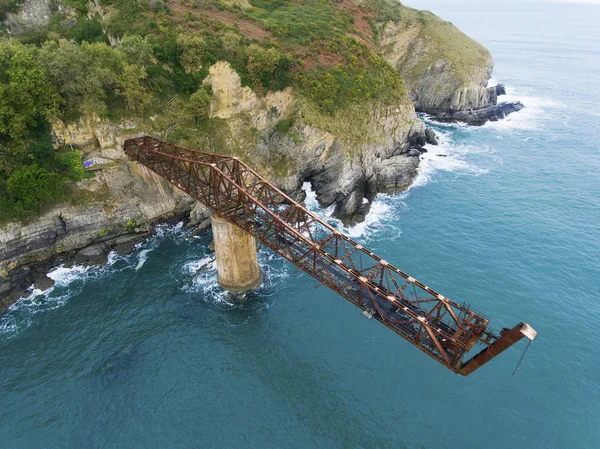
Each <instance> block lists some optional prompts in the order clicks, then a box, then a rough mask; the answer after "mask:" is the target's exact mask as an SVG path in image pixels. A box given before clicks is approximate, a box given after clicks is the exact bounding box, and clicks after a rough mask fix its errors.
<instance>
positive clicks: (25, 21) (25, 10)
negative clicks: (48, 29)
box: [3, 0, 52, 33]
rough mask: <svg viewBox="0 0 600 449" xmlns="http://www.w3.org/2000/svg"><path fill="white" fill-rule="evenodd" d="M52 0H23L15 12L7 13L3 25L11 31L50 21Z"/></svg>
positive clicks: (35, 26) (43, 24) (17, 31)
mask: <svg viewBox="0 0 600 449" xmlns="http://www.w3.org/2000/svg"><path fill="white" fill-rule="evenodd" d="M51 5H52V0H25V1H24V2H23V3H22V4H20V5H19V11H18V13H16V14H13V13H8V14H7V16H6V20H5V21H4V23H3V25H4V26H5V27H6V28H7V29H9V30H10V31H11V32H13V33H19V32H22V31H24V30H30V29H33V28H37V27H42V26H45V25H48V24H49V23H50V19H51V17H52V11H51V9H50V7H51Z"/></svg>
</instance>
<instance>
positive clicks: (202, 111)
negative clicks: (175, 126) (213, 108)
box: [186, 89, 211, 121]
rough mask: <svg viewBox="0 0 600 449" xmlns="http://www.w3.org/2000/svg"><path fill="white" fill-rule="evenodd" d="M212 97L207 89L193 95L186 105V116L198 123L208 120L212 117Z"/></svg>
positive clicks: (199, 90)
mask: <svg viewBox="0 0 600 449" xmlns="http://www.w3.org/2000/svg"><path fill="white" fill-rule="evenodd" d="M210 98H211V95H210V94H209V93H208V92H207V91H206V90H205V89H198V90H197V91H196V92H194V93H193V94H192V95H190V98H189V100H188V102H187V105H186V115H188V116H189V117H192V118H194V119H195V120H196V121H198V120H204V119H207V118H208V117H209V115H210Z"/></svg>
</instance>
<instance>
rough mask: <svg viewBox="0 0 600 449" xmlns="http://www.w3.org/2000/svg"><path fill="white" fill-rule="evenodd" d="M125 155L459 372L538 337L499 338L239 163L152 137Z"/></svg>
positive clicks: (520, 330) (513, 332) (513, 333)
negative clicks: (522, 340)
mask: <svg viewBox="0 0 600 449" xmlns="http://www.w3.org/2000/svg"><path fill="white" fill-rule="evenodd" d="M125 152H126V154H127V155H128V156H129V157H130V158H131V159H133V160H135V161H138V162H139V163H140V164H142V165H144V166H145V167H147V168H149V169H150V170H152V171H153V172H155V173H157V174H158V175H160V176H162V177H163V178H165V179H166V180H168V181H169V182H170V183H171V184H173V185H174V186H176V187H178V188H179V189H181V190H183V191H184V192H186V193H187V194H188V195H190V196H191V197H192V198H194V199H195V200H197V201H199V202H200V203H202V204H203V205H205V206H206V207H208V208H209V209H210V210H211V211H212V212H213V213H214V214H218V215H219V216H221V217H222V218H224V219H226V220H228V221H229V222H231V223H233V224H234V225H236V226H238V227H240V228H241V229H243V230H245V231H246V232H248V233H249V234H251V235H253V236H254V237H255V238H256V239H257V240H258V241H260V242H261V243H262V244H264V245H266V246H268V247H269V248H271V249H272V250H273V251H275V252H276V253H277V254H279V255H281V256H283V257H284V258H286V259H287V260H289V261H290V262H292V263H293V264H294V265H296V266H297V267H299V268H300V269H302V270H303V271H305V272H306V273H308V274H310V275H311V276H313V277H314V278H315V279H317V280H318V281H319V282H320V283H322V284H324V285H326V286H328V287H329V288H331V289H332V290H333V291H335V292H336V293H338V294H340V295H341V296H343V297H344V298H346V299H347V300H348V301H350V302H351V303H352V304H354V305H355V306H356V307H358V308H360V309H362V310H363V314H364V315H365V316H367V317H368V318H373V319H376V320H377V321H379V322H381V323H382V324H383V325H385V326H386V327H388V328H390V329H391V330H393V331H394V332H396V333H397V334H398V335H400V336H401V337H403V338H404V339H406V340H408V341H409V342H410V343H412V344H413V345H414V346H416V347H417V348H419V349H420V350H421V351H423V352H424V353H426V354H427V355H429V356H430V357H432V358H434V359H435V360H437V361H438V362H440V363H441V364H442V365H444V366H445V367H447V368H449V369H450V370H452V371H454V372H455V373H458V374H462V375H464V376H467V375H469V374H471V373H472V372H473V371H475V370H476V369H477V368H479V367H481V366H482V365H484V364H485V363H487V362H488V361H490V360H491V359H493V358H494V357H495V356H497V355H498V354H500V353H501V352H502V351H504V350H505V349H507V348H509V347H510V346H512V345H513V344H515V343H516V342H517V341H519V340H521V339H522V338H523V337H526V338H528V339H529V340H530V341H531V340H533V339H534V338H535V336H536V331H535V330H534V329H533V328H531V327H530V326H529V325H527V324H525V323H519V324H518V325H517V326H515V327H514V328H512V329H502V331H501V332H500V333H499V334H496V333H494V332H493V330H492V329H491V328H490V326H489V319H488V318H486V317H484V316H483V315H481V314H479V313H476V312H474V311H473V310H472V309H471V308H470V307H469V306H467V305H465V304H459V303H456V302H454V301H452V300H450V299H448V298H446V297H445V296H443V295H441V294H440V293H438V292H436V291H435V290H433V289H431V288H430V287H428V286H426V285H425V284H423V283H421V282H419V281H418V280H416V279H414V278H413V277H411V276H409V275H408V274H406V273H404V272H403V271H401V270H399V269H398V268H396V267H394V266H393V265H392V264H390V263H389V262H387V261H385V260H383V259H381V258H379V257H378V256H377V255H375V254H373V253H372V252H371V251H369V250H368V249H367V248H365V247H363V246H362V245H360V244H358V243H356V242H355V241H353V240H352V239H350V238H348V237H347V236H345V235H344V234H342V233H340V232H339V231H337V230H336V229H335V228H333V227H332V226H330V225H329V224H327V223H326V222H324V221H323V220H321V219H319V218H318V217H317V216H315V215H314V214H313V213H311V212H309V211H308V210H306V208H304V207H303V206H302V205H300V204H299V203H297V202H296V201H294V200H293V199H292V198H290V197H289V196H287V195H286V194H285V193H283V192H282V191H281V190H279V189H277V188H276V187H274V186H273V185H272V184H270V183H269V182H268V181H267V180H266V179H265V178H263V177H261V176H260V175H259V174H257V173H256V172H255V171H254V170H252V169H251V168H250V167H248V166H247V165H246V164H245V163H244V162H242V161H241V160H239V159H238V158H237V157H230V156H223V155H219V154H213V153H207V152H203V151H198V150H192V149H189V148H184V147H180V146H176V145H171V144H168V143H166V142H162V141H160V140H157V139H154V138H152V137H148V136H146V137H139V138H135V139H129V140H127V141H126V142H125ZM479 348H481V350H479V351H477V349H479ZM471 354H472V356H471V357H470V358H469V359H468V360H465V358H466V357H468V356H469V355H471Z"/></svg>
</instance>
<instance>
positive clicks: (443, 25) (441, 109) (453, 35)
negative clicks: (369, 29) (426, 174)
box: [377, 7, 522, 125]
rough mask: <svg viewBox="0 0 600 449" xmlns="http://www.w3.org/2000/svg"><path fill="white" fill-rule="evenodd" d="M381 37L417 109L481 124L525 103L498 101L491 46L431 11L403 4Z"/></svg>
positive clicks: (379, 30) (386, 54) (380, 30)
mask: <svg viewBox="0 0 600 449" xmlns="http://www.w3.org/2000/svg"><path fill="white" fill-rule="evenodd" d="M377 36H378V39H377V43H378V46H379V48H380V50H381V51H382V53H383V55H384V57H385V58H386V59H387V61H388V62H389V63H390V64H392V65H393V66H394V67H395V68H396V69H397V70H398V71H399V72H400V74H401V75H402V77H403V79H404V81H405V83H406V85H407V87H408V90H409V95H410V97H411V99H412V100H413V102H414V104H415V107H416V109H417V111H420V112H426V113H428V114H431V115H433V116H436V117H437V118H438V119H440V120H445V121H452V120H460V121H464V122H467V123H469V124H474V125H480V124H483V123H485V121H487V120H498V119H499V118H503V117H504V116H505V115H507V114H509V113H511V112H514V111H517V110H519V109H521V108H522V105H521V104H520V103H519V104H507V103H502V104H500V105H499V104H498V90H497V89H496V87H487V84H488V81H489V79H490V77H491V75H492V70H493V68H494V62H493V60H492V56H491V54H490V52H489V51H488V50H487V48H485V47H484V46H483V45H481V44H479V43H478V42H476V41H474V40H473V39H471V38H470V37H469V36H467V35H466V34H464V33H462V32H461V31H460V30H459V29H458V28H456V27H455V26H454V25H452V24H451V23H450V22H446V21H444V20H442V19H440V18H439V17H437V16H436V15H434V14H432V13H430V12H428V11H419V10H416V9H412V8H408V7H402V12H401V18H400V20H397V21H386V22H382V23H379V25H378V26H377Z"/></svg>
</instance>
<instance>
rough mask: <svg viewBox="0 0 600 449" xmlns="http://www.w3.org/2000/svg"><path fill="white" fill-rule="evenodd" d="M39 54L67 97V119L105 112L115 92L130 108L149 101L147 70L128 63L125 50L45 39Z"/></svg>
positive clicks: (52, 77)
mask: <svg viewBox="0 0 600 449" xmlns="http://www.w3.org/2000/svg"><path fill="white" fill-rule="evenodd" d="M40 55H41V58H42V61H43V63H44V64H45V65H46V67H47V72H48V77H49V79H50V81H51V82H52V83H53V84H54V85H55V86H56V89H57V90H58V92H60V94H61V95H62V96H63V98H64V99H65V108H64V111H63V112H64V116H65V118H66V119H69V120H73V119H77V118H79V117H81V116H85V115H89V114H91V113H96V114H99V115H102V114H104V113H106V112H107V110H108V106H107V104H106V99H107V96H108V94H109V93H112V92H114V93H117V94H118V95H121V96H122V97H123V100H124V102H125V107H126V108H127V109H136V108H137V106H140V107H143V106H144V105H145V104H147V102H148V95H147V94H146V92H145V88H144V87H143V85H142V80H144V79H145V78H146V71H145V69H144V68H143V67H138V66H136V65H133V64H127V61H126V54H125V53H124V52H122V51H121V50H117V49H114V48H112V47H110V46H108V45H106V44H105V43H101V42H96V43H92V44H88V43H87V42H83V43H82V44H81V45H77V44H76V43H74V42H72V41H67V40H65V39H61V40H59V41H58V42H54V41H51V42H46V43H45V44H44V45H43V46H42V49H41V51H40ZM138 103H139V104H138Z"/></svg>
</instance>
